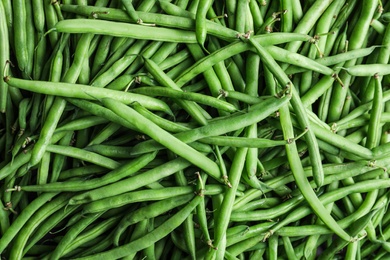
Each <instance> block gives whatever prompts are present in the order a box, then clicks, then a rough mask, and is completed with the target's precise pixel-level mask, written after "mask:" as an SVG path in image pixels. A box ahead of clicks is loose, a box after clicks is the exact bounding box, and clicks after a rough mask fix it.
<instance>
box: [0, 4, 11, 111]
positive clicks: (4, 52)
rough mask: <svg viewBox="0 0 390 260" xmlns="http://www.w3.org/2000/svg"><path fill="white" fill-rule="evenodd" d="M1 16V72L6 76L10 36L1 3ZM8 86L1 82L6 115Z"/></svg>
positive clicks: (0, 102) (0, 106)
mask: <svg viewBox="0 0 390 260" xmlns="http://www.w3.org/2000/svg"><path fill="white" fill-rule="evenodd" d="M0 16H1V17H3V19H1V21H0V38H1V39H2V43H1V46H2V47H1V48H0V71H2V72H3V73H5V74H8V73H7V72H8V71H7V69H8V66H7V61H8V60H10V45H9V42H10V39H9V35H8V28H7V20H6V19H5V18H6V13H5V9H4V5H3V3H0ZM7 93H8V84H7V83H6V82H5V81H3V80H1V81H0V97H1V98H0V112H1V113H5V110H6V106H7V97H8V94H7Z"/></svg>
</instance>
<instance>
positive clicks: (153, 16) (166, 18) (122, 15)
mask: <svg viewBox="0 0 390 260" xmlns="http://www.w3.org/2000/svg"><path fill="white" fill-rule="evenodd" d="M160 5H161V7H162V9H163V10H165V11H167V7H168V6H169V7H170V8H171V9H170V10H172V6H174V7H176V11H177V8H178V6H175V5H173V4H170V3H169V2H166V1H160ZM61 9H62V10H64V11H66V12H72V13H77V14H81V15H83V16H86V17H88V16H89V15H90V14H91V13H92V12H102V14H100V15H99V18H100V19H105V20H112V21H118V22H131V20H130V19H129V17H128V16H127V14H126V12H125V11H124V10H119V9H114V8H101V7H99V8H97V7H93V6H77V5H66V4H64V5H61ZM179 9H181V8H179ZM181 10H182V11H183V10H184V9H181ZM184 11H185V10H184ZM136 12H137V13H138V16H139V17H140V19H142V21H143V22H145V23H151V24H156V25H158V26H164V27H171V28H178V29H185V30H189V29H190V30H195V21H194V20H195V15H192V16H191V17H190V16H188V12H187V13H186V15H184V16H180V15H178V13H177V12H176V13H172V12H168V13H169V14H170V15H166V14H158V13H149V12H142V11H136ZM206 28H207V32H208V33H209V34H210V35H214V36H217V37H218V38H221V39H223V40H227V41H234V40H235V39H236V34H237V32H236V31H234V30H232V29H230V28H227V27H224V26H220V25H218V24H216V23H214V22H212V21H209V20H206Z"/></svg>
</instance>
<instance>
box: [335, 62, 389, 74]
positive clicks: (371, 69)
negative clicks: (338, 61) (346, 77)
mask: <svg viewBox="0 0 390 260" xmlns="http://www.w3.org/2000/svg"><path fill="white" fill-rule="evenodd" d="M341 69H343V70H345V71H347V72H348V74H350V75H352V76H358V77H366V76H374V75H378V76H383V75H388V74H390V65H388V64H360V65H354V66H350V67H346V68H341Z"/></svg>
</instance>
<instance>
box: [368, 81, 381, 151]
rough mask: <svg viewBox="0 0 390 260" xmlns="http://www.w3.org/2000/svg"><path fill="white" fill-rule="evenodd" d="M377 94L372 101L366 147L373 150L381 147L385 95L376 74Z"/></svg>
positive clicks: (375, 93)
mask: <svg viewBox="0 0 390 260" xmlns="http://www.w3.org/2000/svg"><path fill="white" fill-rule="evenodd" d="M374 80H375V92H374V98H373V101H372V109H371V115H370V121H369V125H368V132H367V140H366V147H368V148H370V149H372V148H374V147H377V146H378V145H379V135H380V132H381V128H380V125H379V124H380V117H381V114H382V109H383V101H382V98H383V94H382V84H381V80H380V78H379V75H377V74H375V76H374Z"/></svg>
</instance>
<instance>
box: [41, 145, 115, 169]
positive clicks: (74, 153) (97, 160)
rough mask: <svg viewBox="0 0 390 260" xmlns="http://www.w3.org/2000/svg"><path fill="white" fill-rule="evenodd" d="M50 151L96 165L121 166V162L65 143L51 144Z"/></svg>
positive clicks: (48, 149)
mask: <svg viewBox="0 0 390 260" xmlns="http://www.w3.org/2000/svg"><path fill="white" fill-rule="evenodd" d="M46 150H47V151H48V152H52V153H58V154H62V155H66V156H70V157H73V158H77V159H80V160H83V161H87V162H91V163H94V164H96V165H100V166H103V167H107V168H108V169H115V168H117V167H119V166H120V163H118V162H116V161H113V160H111V159H109V158H106V157H104V156H100V155H98V154H96V153H92V152H88V151H85V150H81V149H79V148H76V147H69V146H63V145H53V144H49V145H48V146H47V148H46Z"/></svg>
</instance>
